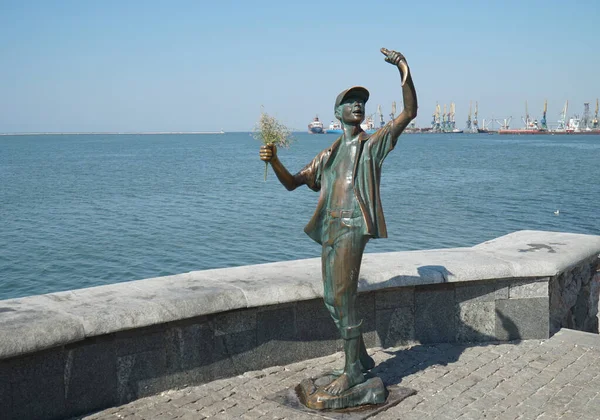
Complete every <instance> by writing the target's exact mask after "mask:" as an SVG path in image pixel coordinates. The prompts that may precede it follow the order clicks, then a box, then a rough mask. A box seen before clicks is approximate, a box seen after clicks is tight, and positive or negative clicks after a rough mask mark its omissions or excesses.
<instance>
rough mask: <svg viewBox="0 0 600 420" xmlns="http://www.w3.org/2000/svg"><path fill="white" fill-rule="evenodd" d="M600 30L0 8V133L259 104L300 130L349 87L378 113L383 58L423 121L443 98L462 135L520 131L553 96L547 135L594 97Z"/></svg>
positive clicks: (252, 12) (245, 11)
mask: <svg viewBox="0 0 600 420" xmlns="http://www.w3.org/2000/svg"><path fill="white" fill-rule="evenodd" d="M599 22H600V11H599V8H598V4H597V0H572V1H570V2H564V1H560V2H559V1H554V0H548V1H537V0H530V1H527V0H522V1H515V0H505V1H501V2H500V1H494V2H475V1H461V0H457V1H454V2H450V1H439V0H431V1H413V2H406V1H402V2H393V1H389V0H388V1H385V2H384V1H369V2H367V1H354V0H346V1H320V2H319V1H312V0H308V1H302V2H293V3H292V2H287V1H281V0H279V1H261V0H255V1H252V2H249V1H248V2H247V1H242V0H240V1H228V0H220V1H202V0H199V1H177V0H174V1H151V0H147V1H134V0H131V1H123V0H120V1H113V0H105V1H101V2H92V1H60V0H54V1H42V0H39V1H28V0H18V1H12V0H10V1H8V0H0V63H2V65H1V66H0V132H39V131H157V130H160V131H163V130H164V131H195V130H218V129H224V130H226V131H250V130H251V129H252V128H253V126H254V124H255V122H256V120H257V119H258V116H259V114H260V109H261V108H260V107H261V105H263V106H264V107H265V110H266V111H267V112H268V113H271V114H274V115H276V116H277V117H278V118H279V119H280V120H281V121H282V122H283V123H285V124H286V125H288V126H290V127H292V128H295V129H299V130H304V129H305V128H306V125H307V124H308V122H310V121H311V120H312V118H313V117H314V116H315V114H318V115H319V116H320V117H321V119H322V120H324V121H325V122H326V123H329V121H330V120H331V119H332V118H333V102H334V100H335V97H336V96H337V94H338V93H339V92H340V91H341V90H343V89H345V88H347V87H349V86H352V85H363V86H365V87H367V88H368V89H369V90H370V92H371V99H370V100H369V103H368V104H367V111H368V112H369V113H371V112H375V111H376V109H377V104H381V105H382V108H383V111H384V113H385V114H387V113H389V111H390V106H391V102H392V101H397V102H398V103H400V100H401V95H400V87H399V77H398V74H397V71H396V70H395V69H394V67H392V66H391V65H389V64H387V63H385V62H384V61H383V56H382V55H381V53H380V52H379V48H380V47H387V48H389V49H395V50H398V51H401V52H402V53H404V54H405V56H406V57H407V61H408V63H409V65H410V66H411V69H412V72H413V77H414V80H415V85H416V88H417V93H418V96H419V104H420V108H419V116H418V118H417V123H418V125H421V126H422V125H429V122H430V120H431V114H432V112H433V110H434V108H435V104H436V101H439V103H440V104H442V105H443V104H444V103H448V104H449V103H450V102H452V101H453V102H455V103H456V109H457V125H458V126H460V127H462V126H463V125H464V121H465V119H466V117H467V112H468V107H469V101H470V100H472V101H473V102H475V101H479V110H480V119H482V118H488V119H489V118H491V117H492V116H494V117H496V118H499V117H507V116H513V120H519V119H520V117H521V116H522V115H523V114H524V106H525V105H524V103H525V101H526V100H527V101H528V103H529V110H530V114H532V115H533V116H537V117H539V116H541V111H542V107H543V102H544V100H545V99H548V103H549V104H548V107H549V110H548V119H549V121H550V122H551V123H553V122H554V121H555V120H556V119H557V118H558V114H559V113H560V110H561V109H562V106H563V105H564V102H565V100H567V99H568V100H569V104H570V110H572V111H573V112H577V113H581V112H582V111H583V103H584V102H590V103H591V108H592V111H593V108H594V106H595V101H596V98H597V97H599V96H600V80H599V79H600V51H599V47H598V45H599V44H598V35H599V29H598V28H600V23H599ZM513 125H514V126H521V125H522V124H521V123H520V122H518V123H514V124H513Z"/></svg>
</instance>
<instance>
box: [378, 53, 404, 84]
mask: <svg viewBox="0 0 600 420" xmlns="http://www.w3.org/2000/svg"><path fill="white" fill-rule="evenodd" d="M381 53H382V54H383V55H385V61H387V62H388V63H390V64H393V65H395V66H396V67H398V70H400V73H401V74H402V86H404V83H406V78H407V77H408V71H409V70H408V64H406V58H405V57H404V56H403V55H402V54H400V53H399V52H397V51H390V50H388V49H387V48H382V49H381Z"/></svg>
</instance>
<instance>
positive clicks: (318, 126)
mask: <svg viewBox="0 0 600 420" xmlns="http://www.w3.org/2000/svg"><path fill="white" fill-rule="evenodd" d="M308 132H309V133H310V134H324V133H325V130H323V123H322V122H321V121H320V120H319V116H318V115H317V116H316V117H315V119H314V120H312V122H311V123H310V124H308Z"/></svg>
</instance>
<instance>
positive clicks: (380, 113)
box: [377, 105, 385, 127]
mask: <svg viewBox="0 0 600 420" xmlns="http://www.w3.org/2000/svg"><path fill="white" fill-rule="evenodd" d="M377 113H378V114H379V126H380V127H383V126H384V125H385V122H384V121H383V113H382V112H381V105H377Z"/></svg>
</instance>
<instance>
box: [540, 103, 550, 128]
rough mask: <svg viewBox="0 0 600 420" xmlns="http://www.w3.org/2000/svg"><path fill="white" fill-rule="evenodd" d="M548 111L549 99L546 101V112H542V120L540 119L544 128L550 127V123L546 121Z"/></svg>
mask: <svg viewBox="0 0 600 420" xmlns="http://www.w3.org/2000/svg"><path fill="white" fill-rule="evenodd" d="M546 112H548V100H547V99H546V100H545V101H544V113H543V114H542V120H541V121H540V125H541V128H542V130H547V129H548V124H547V123H546Z"/></svg>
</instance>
